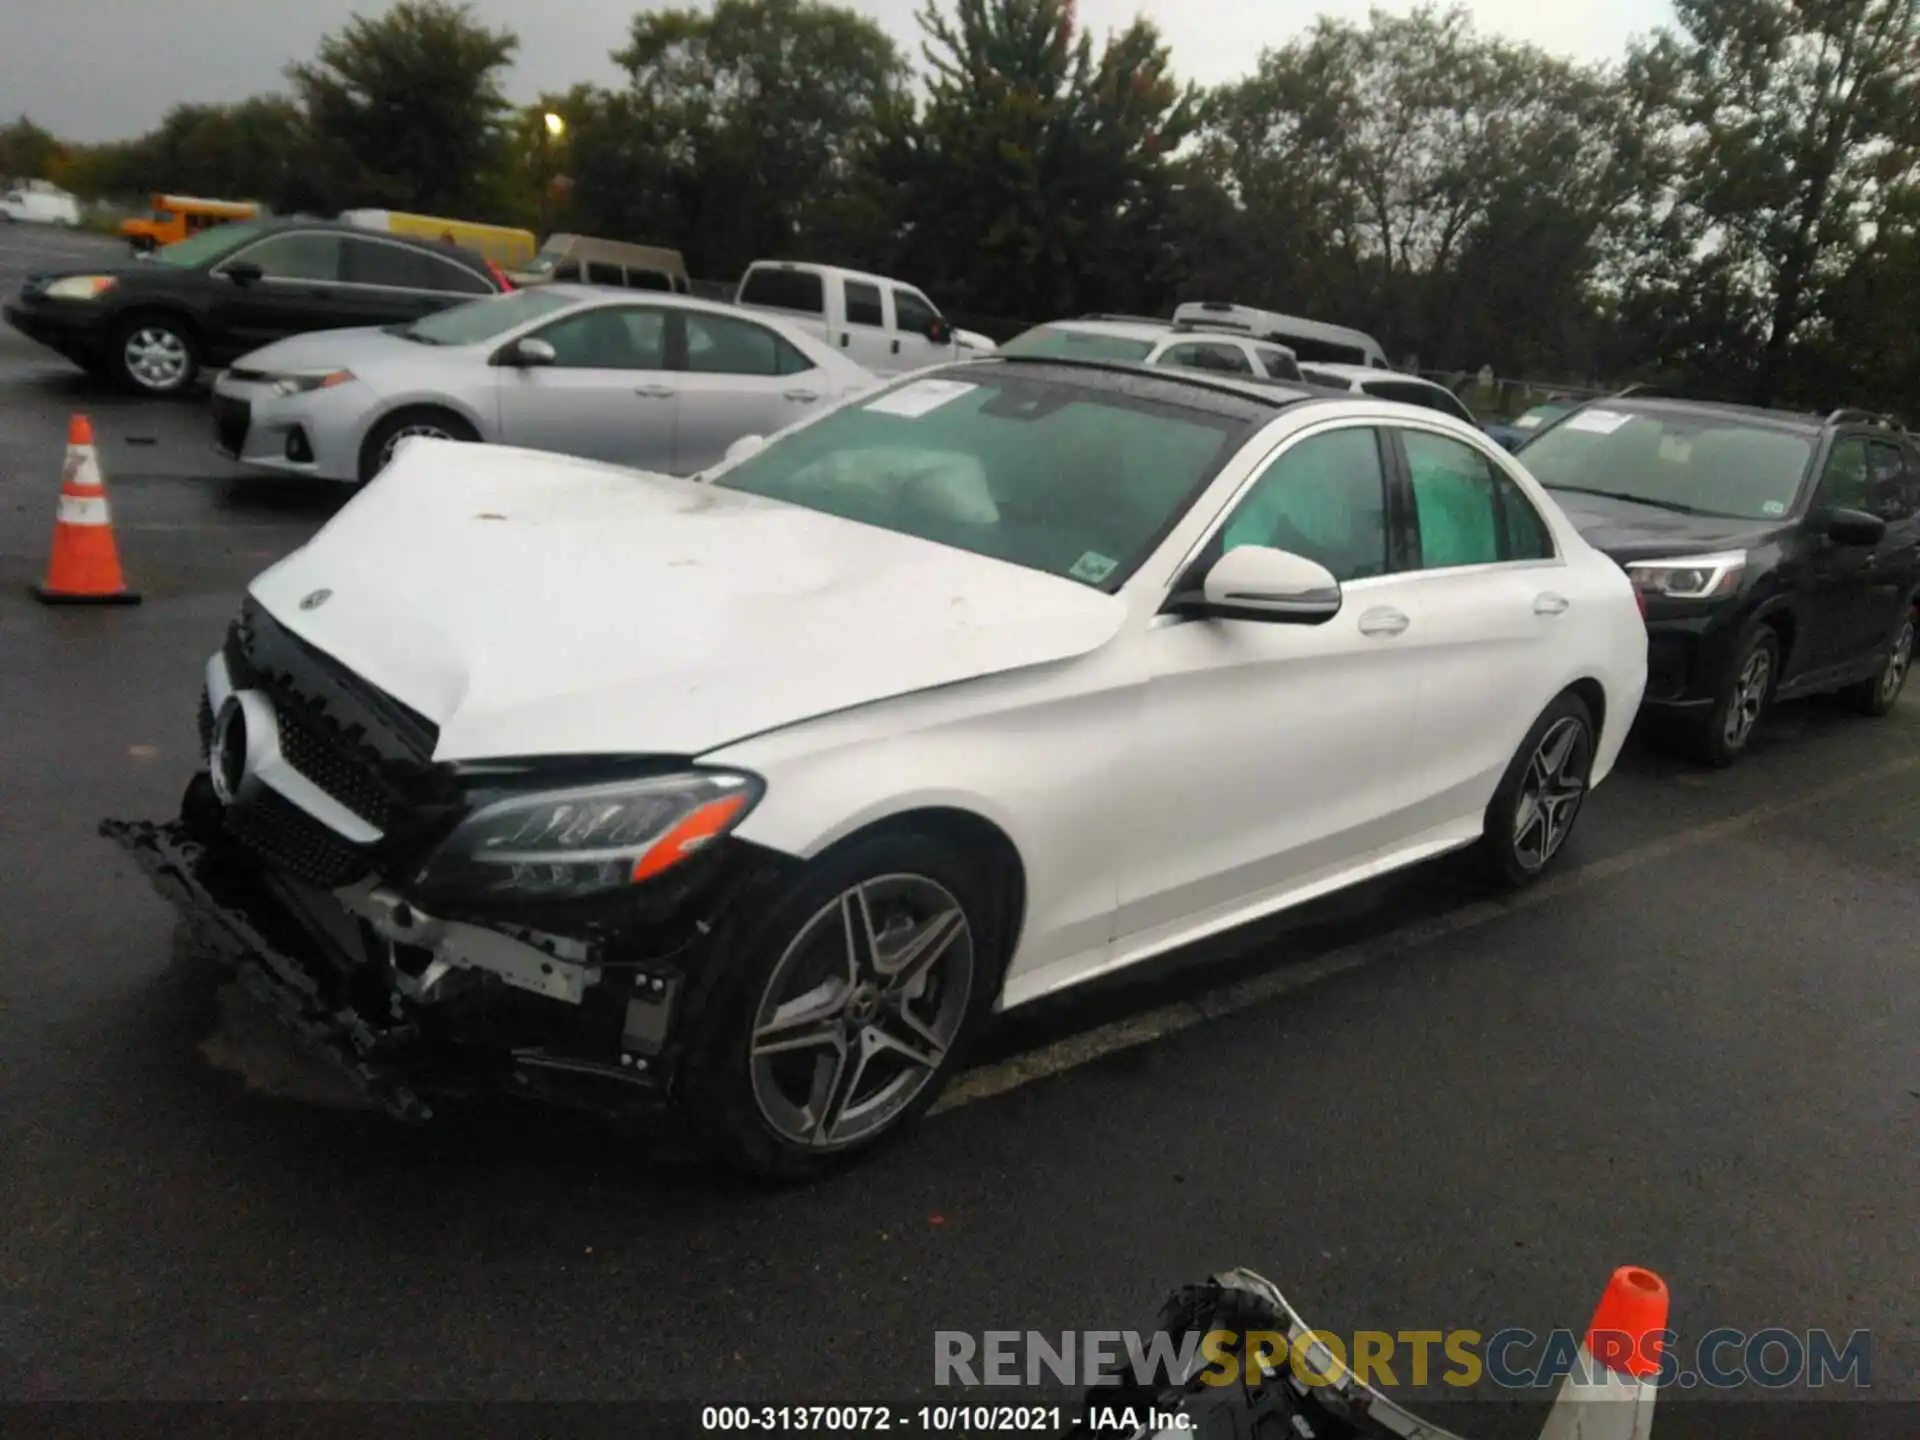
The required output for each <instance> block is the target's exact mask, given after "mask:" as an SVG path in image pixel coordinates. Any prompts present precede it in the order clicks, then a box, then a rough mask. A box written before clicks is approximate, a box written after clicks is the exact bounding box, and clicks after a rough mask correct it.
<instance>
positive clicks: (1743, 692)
mask: <svg viewBox="0 0 1920 1440" xmlns="http://www.w3.org/2000/svg"><path fill="white" fill-rule="evenodd" d="M1779 681H1780V637H1779V636H1778V635H1777V634H1776V633H1775V632H1774V630H1773V627H1772V626H1770V625H1766V624H1764V623H1758V624H1755V625H1754V626H1753V627H1752V628H1751V629H1749V630H1748V631H1747V633H1746V634H1745V635H1743V636H1742V637H1741V639H1740V643H1739V645H1737V646H1736V647H1735V648H1734V652H1733V664H1732V665H1731V666H1730V667H1729V668H1728V670H1727V677H1726V679H1725V680H1724V681H1723V682H1722V684H1721V687H1720V693H1719V694H1718V695H1717V696H1715V697H1714V702H1713V706H1712V708H1711V709H1709V710H1708V711H1707V714H1706V716H1705V717H1704V718H1703V719H1700V720H1696V721H1694V722H1693V723H1692V726H1691V728H1689V729H1683V730H1682V731H1681V732H1680V735H1679V739H1680V741H1681V744H1682V746H1683V748H1685V749H1686V750H1687V751H1688V753H1690V754H1691V755H1692V756H1693V758H1694V759H1696V760H1698V761H1700V762H1701V763H1702V764H1705V765H1711V766H1714V767H1715V768H1723V767H1725V766H1728V765H1731V764H1733V762H1734V761H1736V760H1738V759H1739V758H1740V757H1741V756H1742V755H1744V754H1746V753H1747V749H1748V747H1749V746H1751V745H1752V744H1753V737H1754V735H1755V734H1756V733H1758V731H1759V729H1760V722H1761V720H1762V719H1764V718H1765V716H1766V713H1767V710H1768V709H1769V708H1770V707H1771V706H1772V704H1773V692H1774V688H1775V687H1776V686H1777V685H1778V684H1779Z"/></svg>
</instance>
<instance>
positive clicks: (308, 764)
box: [274, 705, 394, 830]
mask: <svg viewBox="0 0 1920 1440" xmlns="http://www.w3.org/2000/svg"><path fill="white" fill-rule="evenodd" d="M274 710H275V712H276V713H277V714H278V716H279V718H280V753H281V754H283V755H285V756H286V757H287V763H288V764H289V765H291V766H293V768H294V769H296V770H298V771H299V772H300V773H301V774H302V775H304V776H306V777H307V779H309V780H311V781H312V782H313V783H314V784H316V785H318V786H319V787H320V788H321V789H322V790H324V791H326V792H327V794H329V795H331V796H332V797H333V798H334V799H336V800H338V801H339V802H340V803H341V804H342V805H344V806H346V807H347V808H348V809H349V810H351V811H353V813H354V814H356V815H358V816H359V817H360V818H361V819H362V820H365V821H367V822H368V823H369V824H371V825H373V826H375V827H376V828H378V829H380V830H385V829H387V828H388V826H389V825H391V824H392V822H393V809H394V805H393V797H392V795H391V794H390V793H389V792H388V790H387V787H386V786H385V785H383V784H381V782H380V778H379V776H378V774H376V773H375V772H374V770H373V769H372V767H371V766H368V765H365V764H363V763H360V762H358V761H356V760H355V759H353V758H352V757H351V756H349V755H348V754H347V753H346V752H345V751H343V750H341V749H339V748H336V747H335V746H333V745H330V744H329V743H328V742H327V741H326V740H324V739H323V738H321V736H320V734H319V733H318V732H317V730H316V729H315V728H314V727H312V726H310V725H308V724H307V723H306V722H305V721H304V720H302V719H301V718H300V716H299V715H298V714H296V713H295V712H294V711H293V710H292V709H290V708H289V707H287V706H286V705H275V706H274Z"/></svg>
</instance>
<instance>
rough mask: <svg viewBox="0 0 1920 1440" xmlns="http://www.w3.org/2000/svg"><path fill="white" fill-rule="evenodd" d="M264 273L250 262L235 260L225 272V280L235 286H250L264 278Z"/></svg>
mask: <svg viewBox="0 0 1920 1440" xmlns="http://www.w3.org/2000/svg"><path fill="white" fill-rule="evenodd" d="M266 273H267V272H266V271H264V270H262V269H261V268H260V267H259V266H258V265H256V264H254V263H253V261H251V260H236V261H234V262H233V263H232V264H231V265H229V266H227V270H226V275H227V279H229V280H231V281H232V282H233V283H234V284H236V285H251V284H253V283H254V282H255V281H256V280H260V279H262V278H264V277H265V275H266Z"/></svg>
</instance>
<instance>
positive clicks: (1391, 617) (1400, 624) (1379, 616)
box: [1360, 606, 1413, 635]
mask: <svg viewBox="0 0 1920 1440" xmlns="http://www.w3.org/2000/svg"><path fill="white" fill-rule="evenodd" d="M1412 623H1413V622H1412V621H1411V620H1409V619H1408V618H1407V617H1406V616H1405V615H1404V614H1403V613H1401V612H1400V611H1398V610H1392V609H1389V608H1387V607H1386V606H1381V607H1380V608H1378V609H1375V610H1369V611H1367V613H1366V614H1364V615H1362V616H1361V617H1360V633H1361V634H1362V635H1398V634H1401V633H1402V632H1403V631H1405V630H1406V628H1407V626H1409V625H1411V624H1412Z"/></svg>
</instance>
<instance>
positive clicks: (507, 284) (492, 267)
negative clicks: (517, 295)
mask: <svg viewBox="0 0 1920 1440" xmlns="http://www.w3.org/2000/svg"><path fill="white" fill-rule="evenodd" d="M487 273H488V274H489V275H491V276H493V283H494V284H496V285H498V286H499V287H500V288H501V290H502V291H507V290H511V289H513V281H511V280H509V279H508V278H507V272H506V271H504V270H502V269H501V268H500V267H499V266H498V265H496V264H495V263H494V262H493V261H492V260H488V261H487Z"/></svg>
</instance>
